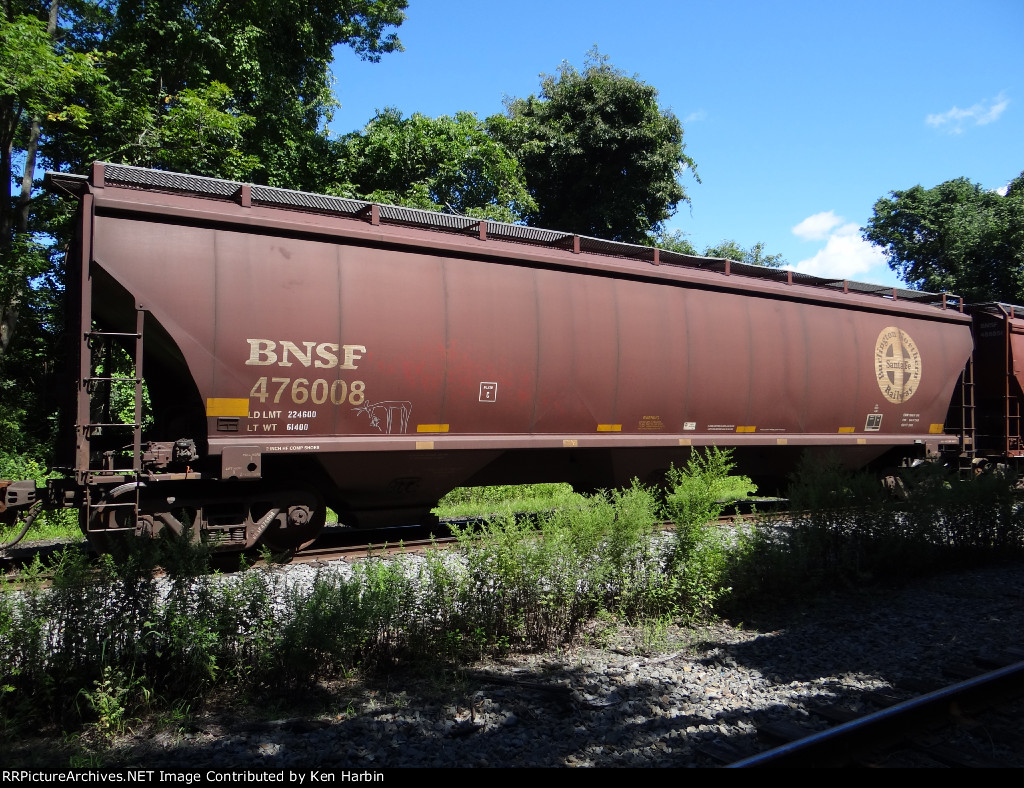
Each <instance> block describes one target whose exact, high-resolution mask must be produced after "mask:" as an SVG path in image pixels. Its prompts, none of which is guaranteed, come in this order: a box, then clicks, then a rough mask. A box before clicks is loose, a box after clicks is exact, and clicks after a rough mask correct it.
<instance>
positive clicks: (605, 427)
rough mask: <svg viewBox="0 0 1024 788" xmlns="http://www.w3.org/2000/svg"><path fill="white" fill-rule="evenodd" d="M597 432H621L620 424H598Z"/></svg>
mask: <svg viewBox="0 0 1024 788" xmlns="http://www.w3.org/2000/svg"><path fill="white" fill-rule="evenodd" d="M597 431H598V432H622V425H621V424H598V425H597Z"/></svg>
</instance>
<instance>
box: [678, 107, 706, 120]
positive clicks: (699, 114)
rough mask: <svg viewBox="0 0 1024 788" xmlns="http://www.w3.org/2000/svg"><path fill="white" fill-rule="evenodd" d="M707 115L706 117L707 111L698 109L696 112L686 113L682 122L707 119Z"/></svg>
mask: <svg viewBox="0 0 1024 788" xmlns="http://www.w3.org/2000/svg"><path fill="white" fill-rule="evenodd" d="M707 117H708V113H707V111H706V110H703V109H699V110H697V111H696V112H691V113H690V114H689V115H687V116H686V117H685V118H683V123H695V122H697V121H701V120H707Z"/></svg>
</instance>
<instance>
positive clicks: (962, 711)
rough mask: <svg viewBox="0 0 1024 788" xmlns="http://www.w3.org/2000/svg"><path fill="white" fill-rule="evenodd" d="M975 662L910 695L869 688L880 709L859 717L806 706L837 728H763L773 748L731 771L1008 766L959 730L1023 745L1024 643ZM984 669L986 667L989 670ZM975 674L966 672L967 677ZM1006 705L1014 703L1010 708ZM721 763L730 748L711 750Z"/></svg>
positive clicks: (951, 669) (760, 732) (761, 732)
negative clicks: (944, 680)
mask: <svg viewBox="0 0 1024 788" xmlns="http://www.w3.org/2000/svg"><path fill="white" fill-rule="evenodd" d="M976 661H977V664H978V667H975V666H964V665H955V666H950V667H949V668H948V669H947V671H946V673H947V675H950V676H955V677H962V680H960V681H957V682H956V683H953V684H950V685H948V686H945V687H940V688H937V689H934V690H932V691H929V692H925V693H923V694H919V695H917V696H915V697H912V698H909V699H899V698H897V697H896V696H894V695H886V694H883V693H877V692H875V693H869V694H868V696H867V699H868V700H870V701H872V703H873V704H874V705H876V706H878V707H879V708H878V710H877V711H874V712H872V713H870V714H866V715H856V714H853V713H851V712H850V711H848V710H847V709H845V708H844V707H842V706H831V707H819V708H813V709H809V711H810V712H811V714H812V715H814V716H816V717H818V718H819V719H821V720H824V721H826V722H828V723H831V724H832V725H833V727H830V728H828V729H826V730H823V731H819V732H816V733H813V734H811V735H806V731H805V729H801V728H797V727H796V726H795V725H792V724H769V725H763V726H759V727H758V738H759V739H761V740H763V741H769V742H774V743H776V744H777V746H775V747H774V748H773V749H769V750H766V751H764V752H760V753H756V754H753V755H749V756H747V757H745V758H741V759H740V760H735V761H732V762H729V763H728V764H727V765H728V768H764V767H835V766H847V765H855V766H868V767H906V766H916V767H929V766H949V767H970V768H978V767H998V766H1005V764H1001V763H999V762H998V761H997V760H994V759H992V758H990V757H989V756H988V755H987V754H986V753H985V752H984V751H979V750H978V748H976V747H968V746H965V745H964V743H963V741H962V739H963V738H964V737H963V736H962V735H961V734H962V733H963V731H964V730H965V729H966V730H975V731H978V730H980V731H983V732H984V734H985V735H984V736H983V738H984V739H985V740H986V741H989V740H990V739H991V737H992V736H993V731H996V730H998V731H999V738H1003V739H1005V738H1006V737H1007V736H1009V737H1011V738H1012V739H1013V740H1015V741H1016V743H1017V747H1018V748H1024V726H1022V725H1021V713H1022V711H1024V701H1022V700H1021V698H1024V648H1022V647H1010V648H1007V649H1005V650H1003V651H1001V652H997V653H993V654H990V655H986V656H980V657H978V658H977V660H976ZM993 665H997V667H994V669H991V670H988V671H987V672H979V671H980V670H981V666H984V667H992V666H993ZM967 673H970V674H972V675H970V676H969V677H963V674H967ZM1008 704H1014V705H1012V706H1010V705H1008ZM707 754H708V755H711V756H712V757H714V758H716V759H718V760H720V761H723V762H728V761H730V760H732V758H731V756H730V754H729V753H728V752H708V753H707Z"/></svg>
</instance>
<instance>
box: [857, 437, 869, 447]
mask: <svg viewBox="0 0 1024 788" xmlns="http://www.w3.org/2000/svg"><path fill="white" fill-rule="evenodd" d="M867 442H868V439H867V438H857V445H858V446H863V445H867Z"/></svg>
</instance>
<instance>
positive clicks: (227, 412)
mask: <svg viewBox="0 0 1024 788" xmlns="http://www.w3.org/2000/svg"><path fill="white" fill-rule="evenodd" d="M206 415H207V416H248V415H249V400H248V399H242V398H238V399H227V398H223V397H210V398H209V399H207V400H206Z"/></svg>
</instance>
